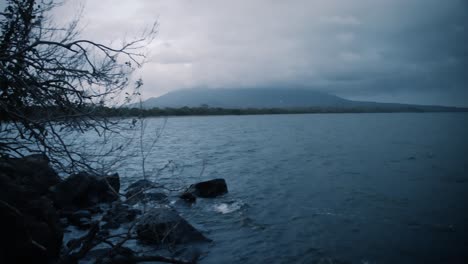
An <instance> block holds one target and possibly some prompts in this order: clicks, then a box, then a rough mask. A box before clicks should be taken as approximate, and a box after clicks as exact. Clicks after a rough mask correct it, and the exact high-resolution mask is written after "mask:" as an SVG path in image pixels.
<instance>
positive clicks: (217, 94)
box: [143, 88, 351, 108]
mask: <svg viewBox="0 0 468 264" xmlns="http://www.w3.org/2000/svg"><path fill="white" fill-rule="evenodd" d="M349 103H351V101H349V100H346V99H343V98H340V97H338V96H334V95H329V94H325V93H321V92H316V91H311V90H305V89H265V88H262V89H259V88H257V89H254V88H252V89H187V90H178V91H174V92H169V93H167V94H165V95H162V96H160V97H157V98H150V99H148V100H146V101H144V102H143V107H144V108H152V107H159V108H164V107H184V106H188V107H198V106H201V105H208V106H210V107H222V108H273V107H274V108H295V107H311V106H314V107H329V106H345V105H348V104H349Z"/></svg>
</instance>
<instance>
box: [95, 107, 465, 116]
mask: <svg viewBox="0 0 468 264" xmlns="http://www.w3.org/2000/svg"><path fill="white" fill-rule="evenodd" d="M467 110H468V109H466V108H454V107H450V108H446V107H422V106H421V107H417V106H407V107H406V106H400V107H362V106H360V107H341V108H340V107H304V108H289V109H287V108H286V109H285V108H238V109H234V108H220V107H180V108H151V109H141V108H103V109H101V111H100V112H101V113H102V114H104V115H105V116H110V117H111V116H120V117H135V116H143V117H150V116H194V115H270V114H308V113H393V112H466V111H467Z"/></svg>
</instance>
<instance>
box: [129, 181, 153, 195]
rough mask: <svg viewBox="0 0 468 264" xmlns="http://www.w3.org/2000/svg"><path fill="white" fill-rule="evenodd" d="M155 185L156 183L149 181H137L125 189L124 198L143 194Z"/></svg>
mask: <svg viewBox="0 0 468 264" xmlns="http://www.w3.org/2000/svg"><path fill="white" fill-rule="evenodd" d="M156 186H157V185H156V183H154V182H152V181H150V180H145V179H142V180H138V181H136V182H134V183H132V184H130V185H129V186H128V187H127V189H125V197H126V198H127V199H130V198H133V197H136V196H138V195H140V194H141V193H143V192H145V191H146V190H150V189H153V188H155V187H156Z"/></svg>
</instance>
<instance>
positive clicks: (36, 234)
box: [0, 198, 63, 263]
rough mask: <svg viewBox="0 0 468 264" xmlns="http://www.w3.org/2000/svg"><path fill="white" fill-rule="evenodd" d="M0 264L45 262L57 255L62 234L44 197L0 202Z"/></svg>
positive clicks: (56, 217) (49, 203)
mask: <svg viewBox="0 0 468 264" xmlns="http://www.w3.org/2000/svg"><path fill="white" fill-rule="evenodd" d="M0 219H2V225H0V233H1V236H0V263H47V262H48V261H49V260H51V259H55V258H57V257H58V256H59V253H60V248H61V245H62V239H63V231H62V229H61V226H60V222H59V220H58V216H57V215H56V213H55V209H54V208H53V206H52V202H51V201H49V200H48V199H47V198H38V199H35V200H30V201H29V202H28V203H25V204H15V205H12V204H9V203H7V202H5V201H3V200H2V201H0Z"/></svg>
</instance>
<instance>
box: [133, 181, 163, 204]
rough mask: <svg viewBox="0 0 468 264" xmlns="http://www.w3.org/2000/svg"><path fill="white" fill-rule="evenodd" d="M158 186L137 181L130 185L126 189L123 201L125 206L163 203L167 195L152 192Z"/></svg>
mask: <svg viewBox="0 0 468 264" xmlns="http://www.w3.org/2000/svg"><path fill="white" fill-rule="evenodd" d="M157 187H158V185H157V184H156V183H154V182H152V181H149V180H138V181H136V182H134V183H132V184H131V185H130V186H128V188H127V189H126V193H125V197H126V198H127V200H126V201H125V202H126V203H127V204H136V203H140V202H150V201H165V200H166V199H167V195H166V194H164V193H161V192H154V189H155V188H157Z"/></svg>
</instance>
